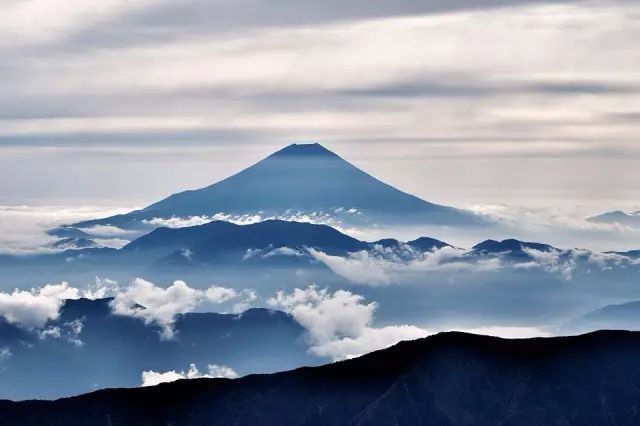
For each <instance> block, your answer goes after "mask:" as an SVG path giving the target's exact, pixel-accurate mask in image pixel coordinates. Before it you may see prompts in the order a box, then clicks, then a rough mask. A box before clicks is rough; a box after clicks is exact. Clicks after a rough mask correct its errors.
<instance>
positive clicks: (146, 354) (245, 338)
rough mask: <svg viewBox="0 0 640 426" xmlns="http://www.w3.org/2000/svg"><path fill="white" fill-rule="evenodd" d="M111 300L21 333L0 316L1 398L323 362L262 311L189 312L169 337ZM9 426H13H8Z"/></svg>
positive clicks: (74, 303)
mask: <svg viewBox="0 0 640 426" xmlns="http://www.w3.org/2000/svg"><path fill="white" fill-rule="evenodd" d="M110 301H111V299H98V300H89V299H77V300H67V301H66V303H65V304H64V305H63V307H62V309H61V313H60V317H59V318H58V319H57V320H52V321H49V322H48V323H47V324H46V326H45V327H44V328H43V329H42V330H40V331H35V330H34V331H26V330H24V329H23V328H18V327H16V326H14V325H12V324H9V323H7V322H6V321H4V319H2V317H0V349H4V350H5V351H9V352H5V353H11V356H8V357H6V359H2V360H1V363H0V395H2V396H3V397H4V398H11V399H25V398H57V397H61V396H69V395H74V394H78V393H82V392H88V391H90V390H93V389H97V388H104V387H137V386H139V385H140V383H141V373H142V371H143V370H155V371H169V370H175V369H187V368H188V367H189V364H191V363H194V364H196V365H197V366H199V367H201V368H203V369H204V368H206V366H207V365H208V364H219V365H224V366H228V367H231V368H233V369H234V370H235V371H236V372H237V373H238V374H240V375H244V374H249V373H258V372H260V373H264V372H273V371H279V370H283V369H291V368H295V367H298V366H301V365H313V364H318V363H320V362H321V361H322V360H323V359H322V358H317V357H314V356H311V355H309V354H307V347H308V346H307V344H306V343H305V341H304V333H305V330H304V329H303V328H302V326H301V325H300V324H298V323H297V322H296V321H295V320H294V319H293V318H292V317H291V316H290V315H288V314H285V313H283V312H280V311H273V310H268V309H249V310H247V311H245V312H244V313H242V314H217V313H189V314H184V315H179V316H178V317H177V318H176V322H175V332H176V337H175V338H174V339H172V340H162V339H161V338H160V335H159V330H160V329H159V327H156V326H153V325H145V324H144V322H143V321H142V320H141V319H138V318H133V317H129V316H121V315H115V314H113V313H112V309H111V307H110V306H109V303H110ZM16 424H17V423H16Z"/></svg>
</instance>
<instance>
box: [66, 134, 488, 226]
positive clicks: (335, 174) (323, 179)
mask: <svg viewBox="0 0 640 426" xmlns="http://www.w3.org/2000/svg"><path fill="white" fill-rule="evenodd" d="M221 212H222V213H225V214H234V215H243V214H257V213H261V214H262V215H263V216H269V215H287V214H291V212H294V213H295V212H305V213H314V212H315V213H319V212H322V213H324V214H331V215H336V216H339V217H340V218H341V219H343V220H344V221H347V222H351V221H362V220H364V221H365V222H372V223H378V224H387V223H389V224H409V223H415V224H424V225H444V226H466V225H483V224H484V225H486V224H487V223H486V222H485V220H483V219H481V218H480V217H479V216H477V215H475V214H474V213H472V212H469V211H464V210H459V209H455V208H452V207H445V206H441V205H437V204H432V203H429V202H426V201H424V200H421V199H420V198H418V197H415V196H413V195H409V194H407V193H405V192H402V191H399V190H397V189H395V188H394V187H392V186H390V185H387V184H385V183H383V182H381V181H379V180H378V179H376V178H374V177H372V176H370V175H369V174H367V173H365V172H363V171H362V170H360V169H358V168H357V167H355V166H353V165H352V164H350V163H349V162H347V161H345V160H343V159H342V158H341V157H339V156H338V155H336V154H334V153H333V152H331V151H329V150H327V149H326V148H324V147H323V146H321V145H319V144H293V145H289V146H288V147H286V148H284V149H282V150H280V151H278V152H276V153H274V154H272V155H270V156H268V157H267V158H265V159H264V160H262V161H260V162H258V163H256V164H254V165H253V166H251V167H249V168H247V169H245V170H243V171H241V172H239V173H237V174H235V175H233V176H231V177H229V178H227V179H224V180H222V181H220V182H218V183H215V184H213V185H210V186H207V187H205V188H201V189H197V190H189V191H184V192H180V193H177V194H173V195H171V196H169V197H167V198H165V199H163V200H161V201H158V202H157V203H154V204H151V205H150V206H148V207H146V208H144V209H142V210H137V211H133V212H131V213H128V214H124V215H117V216H112V217H109V218H105V219H98V220H90V221H85V222H81V223H78V224H75V225H73V226H74V227H76V228H86V227H91V226H94V225H114V226H119V227H125V228H134V229H135V228H140V227H145V226H147V227H148V226H149V225H148V224H146V225H145V221H148V220H151V219H154V218H164V219H168V218H171V217H190V216H202V215H204V216H211V215H214V214H216V213H221Z"/></svg>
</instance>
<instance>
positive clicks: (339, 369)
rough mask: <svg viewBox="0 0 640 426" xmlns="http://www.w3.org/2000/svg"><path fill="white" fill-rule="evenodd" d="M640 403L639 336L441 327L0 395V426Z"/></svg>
mask: <svg viewBox="0 0 640 426" xmlns="http://www.w3.org/2000/svg"><path fill="white" fill-rule="evenodd" d="M639 400H640V334H639V333H634V332H622V331H603V332H596V333H592V334H587V335H583V336H577V337H557V338H538V339H529V340H503V339H498V338H494V337H487V336H476V335H470V334H464V333H444V334H439V335H435V336H431V337H428V338H426V339H421V340H416V341H412V342H402V343H399V344H398V345H396V346H394V347H391V348H389V349H386V350H382V351H378V352H374V353H372V354H369V355H365V356H363V357H361V358H357V359H353V360H349V361H344V362H339V363H335V364H330V365H326V366H322V367H313V368H302V369H298V370H294V371H290V372H284V373H278V374H273V375H255V376H247V377H244V378H241V379H235V380H228V379H198V380H182V381H178V382H174V383H168V384H162V385H159V386H156V387H153V388H143V389H112V390H102V391H97V392H94V393H91V394H87V395H83V396H79V397H74V398H69V399H62V400H57V401H25V402H10V401H5V402H0V425H13V424H15V419H20V424H22V425H25V426H40V425H43V426H44V425H53V424H55V425H58V424H60V425H61V424H64V425H67V426H81V425H92V426H101V425H105V426H107V425H116V424H117V425H122V426H125V425H138V426H146V425H190V426H200V425H228V424H234V425H283V424H296V425H390V424H393V425H442V426H444V425H447V426H448V425H479V426H482V425H487V426H489V425H491V426H493V425H498V424H500V425H522V426H526V425H585V426H586V425H614V424H615V425H636V424H638V423H639V422H640V411H638V409H637V406H638V401H639Z"/></svg>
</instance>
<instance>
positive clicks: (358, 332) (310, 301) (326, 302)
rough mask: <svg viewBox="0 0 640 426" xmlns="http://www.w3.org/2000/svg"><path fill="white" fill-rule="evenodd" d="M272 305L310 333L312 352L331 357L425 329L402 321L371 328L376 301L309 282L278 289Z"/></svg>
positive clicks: (368, 349)
mask: <svg viewBox="0 0 640 426" xmlns="http://www.w3.org/2000/svg"><path fill="white" fill-rule="evenodd" d="M268 303H269V305H270V306H272V307H273V308H277V309H282V310H284V311H286V312H289V313H290V314H291V315H292V316H293V317H294V318H295V320H296V321H298V322H299V323H300V324H301V325H302V326H303V327H304V328H306V329H307V331H308V333H309V341H310V345H311V347H310V348H309V350H310V351H311V353H313V354H316V355H318V356H325V357H331V358H333V359H334V360H340V359H345V358H351V357H355V356H359V355H362V354H364V353H367V352H371V351H373V350H377V349H382V348H385V347H388V346H391V345H394V344H396V343H398V342H399V341H401V340H410V339H417V338H420V337H425V336H427V335H428V334H429V332H428V331H426V330H423V329H421V328H418V327H414V326H409V325H401V326H388V327H383V328H374V327H373V326H372V324H373V316H374V312H375V310H376V307H377V305H376V303H374V302H371V303H365V302H364V298H363V297H362V296H360V295H357V294H353V293H351V292H349V291H344V290H338V291H336V292H334V293H330V292H329V291H328V290H326V289H318V288H317V287H315V286H310V287H308V288H306V289H295V290H294V291H293V292H292V293H285V292H282V291H280V292H278V294H277V295H276V296H275V297H273V298H272V299H269V301H268Z"/></svg>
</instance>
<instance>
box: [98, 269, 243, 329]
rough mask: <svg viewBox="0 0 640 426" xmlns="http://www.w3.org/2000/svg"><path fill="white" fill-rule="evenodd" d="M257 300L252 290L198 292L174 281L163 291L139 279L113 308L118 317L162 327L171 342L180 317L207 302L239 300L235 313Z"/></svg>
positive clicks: (120, 293)
mask: <svg viewBox="0 0 640 426" xmlns="http://www.w3.org/2000/svg"><path fill="white" fill-rule="evenodd" d="M255 297H256V296H255V293H253V292H252V291H250V290H242V291H237V290H234V289H228V288H224V287H218V286H211V287H209V288H208V289H206V290H198V289H194V288H191V287H189V286H188V285H187V284H186V283H185V282H184V281H175V282H174V283H173V284H172V285H170V286H169V287H167V288H163V287H160V286H157V285H155V284H154V283H152V282H149V281H146V280H144V279H142V278H136V279H135V280H133V282H132V283H131V285H129V286H128V287H127V288H124V289H120V290H119V291H118V292H117V293H116V295H115V297H114V299H113V301H112V302H111V307H112V309H113V312H114V313H115V314H117V315H126V316H132V317H136V318H140V319H142V320H143V321H144V322H145V323H146V324H156V325H158V326H160V328H161V337H162V338H163V339H171V338H173V337H174V329H173V325H174V322H175V318H176V316H177V315H179V314H185V313H188V312H193V311H194V310H195V309H196V308H197V307H199V306H201V305H203V304H205V303H207V302H209V303H213V304H221V303H226V302H229V301H231V300H235V299H237V300H238V303H237V304H236V305H234V310H235V309H236V308H238V307H245V306H248V304H249V303H250V302H251V301H252V300H254V299H255Z"/></svg>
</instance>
